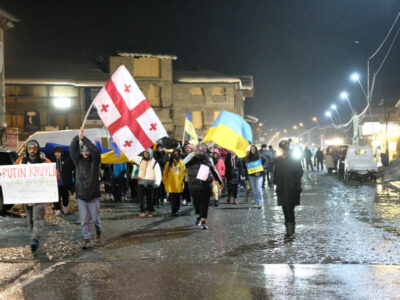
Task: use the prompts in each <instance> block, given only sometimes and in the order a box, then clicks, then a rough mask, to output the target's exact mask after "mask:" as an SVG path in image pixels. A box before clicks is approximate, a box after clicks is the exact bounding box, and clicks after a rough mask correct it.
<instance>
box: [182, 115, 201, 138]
mask: <svg viewBox="0 0 400 300" xmlns="http://www.w3.org/2000/svg"><path fill="white" fill-rule="evenodd" d="M185 132H187V134H188V141H189V143H190V144H192V145H197V144H198V143H199V139H198V138H197V134H196V130H194V125H193V121H192V118H191V117H190V114H189V111H188V110H186V119H185Z"/></svg>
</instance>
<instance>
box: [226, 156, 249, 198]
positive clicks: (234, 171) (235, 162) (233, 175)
mask: <svg viewBox="0 0 400 300" xmlns="http://www.w3.org/2000/svg"><path fill="white" fill-rule="evenodd" d="M225 176H226V182H227V185H228V187H227V188H228V198H227V199H226V202H227V203H230V202H231V198H232V197H233V203H234V204H239V202H238V200H237V197H238V193H239V184H240V177H241V176H244V172H243V167H242V162H241V161H240V158H239V157H237V156H236V154H235V153H234V152H229V153H228V155H227V156H226V159H225Z"/></svg>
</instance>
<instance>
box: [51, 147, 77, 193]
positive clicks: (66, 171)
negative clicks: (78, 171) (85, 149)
mask: <svg viewBox="0 0 400 300" xmlns="http://www.w3.org/2000/svg"><path fill="white" fill-rule="evenodd" d="M57 151H58V152H60V153H61V158H59V159H57V158H56V157H55V155H54V153H56V152H57ZM51 161H52V162H55V163H56V166H57V171H58V172H59V173H60V174H61V177H60V179H59V181H58V185H63V186H66V187H67V188H69V187H71V186H72V176H73V174H72V172H73V170H74V164H73V162H72V160H71V159H70V158H69V156H66V155H65V153H64V150H63V148H62V147H55V148H54V151H53V157H52V158H51Z"/></svg>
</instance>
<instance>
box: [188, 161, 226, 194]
mask: <svg viewBox="0 0 400 300" xmlns="http://www.w3.org/2000/svg"><path fill="white" fill-rule="evenodd" d="M183 163H184V164H185V166H186V170H187V174H188V177H189V190H190V191H191V192H193V191H199V190H200V191H201V190H204V189H210V190H211V189H212V180H213V176H214V178H215V179H216V180H217V181H218V183H219V184H222V183H223V182H222V179H221V177H220V176H219V174H218V172H217V170H216V169H215V166H214V164H213V162H212V160H211V158H210V157H209V156H208V155H207V154H205V153H197V154H196V155H194V153H190V154H189V155H188V156H186V158H185V159H184V160H183ZM201 165H205V166H207V167H209V168H210V172H209V174H208V178H207V180H205V181H203V180H200V179H198V178H197V174H198V173H199V170H200V166H201Z"/></svg>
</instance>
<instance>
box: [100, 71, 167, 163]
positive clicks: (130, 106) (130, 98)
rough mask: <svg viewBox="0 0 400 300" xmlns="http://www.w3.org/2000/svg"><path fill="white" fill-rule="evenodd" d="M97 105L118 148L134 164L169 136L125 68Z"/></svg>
mask: <svg viewBox="0 0 400 300" xmlns="http://www.w3.org/2000/svg"><path fill="white" fill-rule="evenodd" d="M93 102H94V103H93V104H94V105H95V106H96V108H97V112H98V114H99V116H100V118H101V119H102V120H103V122H104V124H105V125H106V126H107V129H108V131H109V132H110V134H111V135H112V137H113V140H114V141H115V143H116V144H117V146H118V148H120V149H121V151H122V152H123V153H124V154H125V155H126V157H127V158H128V159H130V160H131V159H133V158H134V157H135V156H136V155H137V154H139V153H141V152H143V151H144V150H145V149H147V148H149V147H151V146H152V145H153V144H154V143H155V142H156V141H157V140H159V139H161V138H162V137H165V136H167V132H166V131H165V129H164V127H163V125H162V123H161V121H160V120H159V119H158V117H157V115H156V113H155V112H154V110H153V109H152V108H151V106H150V104H149V102H147V100H146V98H145V96H144V95H143V93H142V91H141V90H140V89H139V87H138V86H137V84H136V82H135V80H134V79H133V78H132V76H131V74H130V73H129V72H128V70H127V69H126V68H125V66H120V67H119V68H118V70H117V71H115V73H114V74H113V75H112V77H111V79H110V80H109V81H108V82H107V83H106V85H105V86H104V87H103V88H102V89H101V91H100V92H99V93H98V94H97V96H96V98H95V99H94V100H93Z"/></svg>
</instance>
